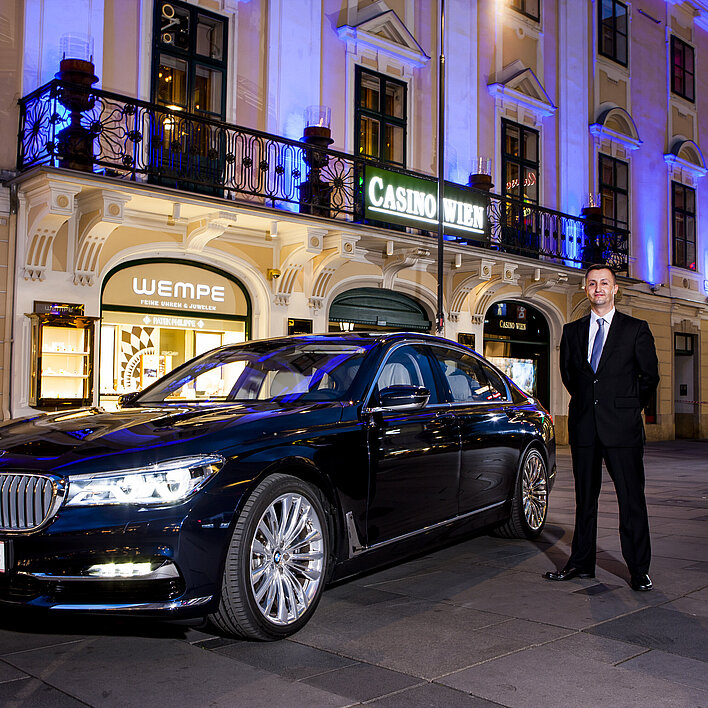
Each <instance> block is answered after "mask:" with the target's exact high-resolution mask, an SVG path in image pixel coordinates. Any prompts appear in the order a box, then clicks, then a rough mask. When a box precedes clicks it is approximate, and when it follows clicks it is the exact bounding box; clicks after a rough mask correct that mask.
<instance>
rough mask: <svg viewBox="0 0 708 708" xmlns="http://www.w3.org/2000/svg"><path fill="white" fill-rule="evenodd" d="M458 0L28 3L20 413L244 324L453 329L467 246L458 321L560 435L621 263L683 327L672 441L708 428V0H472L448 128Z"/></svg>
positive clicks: (0, 258)
mask: <svg viewBox="0 0 708 708" xmlns="http://www.w3.org/2000/svg"><path fill="white" fill-rule="evenodd" d="M441 10H442V8H441V7H440V4H439V2H437V1H436V0H373V1H372V0H240V1H239V0H199V1H197V0H194V1H189V2H188V1H186V0H81V1H74V2H72V3H67V2H64V1H62V0H9V1H8V2H6V3H5V5H4V10H3V13H4V16H3V17H0V23H1V24H2V28H3V32H2V33H0V72H1V73H0V76H2V81H3V88H4V90H3V91H2V92H0V102H2V103H1V105H0V111H2V117H3V120H2V122H0V131H2V138H3V139H2V141H0V169H1V170H2V177H3V179H4V186H3V187H2V190H1V191H0V242H2V244H3V247H4V248H3V252H2V253H1V254H0V265H2V266H5V267H3V268H2V273H3V274H5V275H6V282H5V283H4V285H5V287H4V292H3V293H2V294H3V305H4V307H3V309H2V313H3V315H4V320H3V348H2V362H1V363H2V371H3V375H2V386H1V388H0V394H1V395H2V402H3V406H2V408H3V417H5V418H7V417H16V416H21V415H28V414H32V413H33V411H36V410H56V409H61V408H70V407H72V406H76V405H77V404H89V405H102V406H104V407H108V408H110V407H113V406H115V405H117V399H118V396H120V395H121V394H123V393H126V392H129V391H131V390H136V389H137V388H140V387H143V386H145V385H147V384H149V383H150V382H151V381H153V380H155V378H156V377H158V376H160V375H161V374H162V373H165V372H166V371H169V370H171V369H172V368H174V367H175V366H177V365H179V364H180V363H182V362H183V361H185V360H186V359H188V358H190V357H191V356H193V355H195V354H198V353H200V352H202V351H206V350H208V349H210V348H212V347H214V346H218V345H220V344H223V343H229V342H238V341H243V340H245V339H249V338H263V337H269V336H276V335H281V334H284V333H288V332H292V333H297V332H310V331H312V332H324V331H328V330H331V329H343V330H344V329H379V330H381V329H413V330H418V331H435V324H436V312H437V290H438V267H439V260H441V262H442V273H443V313H444V329H443V331H444V334H445V336H447V337H449V338H451V339H456V340H459V341H462V342H464V343H468V344H470V345H471V346H473V347H474V348H475V349H477V350H478V351H479V352H480V353H483V354H484V355H485V356H487V357H488V358H490V359H491V360H492V361H493V362H494V363H496V364H497V365H499V366H500V367H501V368H503V369H505V370H506V371H507V372H508V373H510V374H511V375H512V377H513V378H515V380H517V381H518V382H519V384H520V385H522V386H524V387H525V388H526V389H527V390H529V391H531V392H533V393H534V394H535V395H537V396H538V397H539V398H540V399H541V401H542V402H543V403H544V405H546V406H547V407H548V408H549V410H550V412H551V413H552V414H553V416H554V419H555V422H556V426H557V429H558V434H559V439H560V441H561V442H563V441H564V440H565V437H566V431H565V427H566V426H565V416H566V411H567V402H568V396H567V393H566V392H565V390H564V388H563V386H562V384H561V382H560V377H559V375H558V345H559V342H560V334H561V330H562V327H563V325H564V324H565V323H566V322H568V321H570V320H572V319H575V318H577V317H579V316H581V315H582V314H584V313H585V312H586V311H587V305H586V303H585V299H584V294H583V291H582V285H583V270H584V268H585V267H586V266H587V265H588V264H589V263H592V262H602V263H606V264H608V265H611V266H612V267H614V268H615V269H616V271H617V272H618V273H619V282H620V294H619V299H618V307H619V308H620V309H622V310H623V311H624V312H627V313H628V314H632V315H634V316H637V317H641V318H643V319H646V320H647V321H648V322H649V324H650V326H651V329H652V332H653V334H654V337H655V339H656V342H657V349H658V353H659V359H660V373H661V376H662V380H661V384H660V388H659V391H658V393H657V396H656V400H655V401H654V402H653V403H652V405H651V406H650V407H649V408H648V409H647V410H646V422H647V426H646V427H647V435H648V438H649V439H667V438H673V437H674V436H682V437H698V436H702V437H706V436H708V404H706V399H707V398H708V307H707V306H706V302H707V297H706V296H707V295H708V229H706V226H705V224H706V219H708V190H707V189H706V181H705V180H703V177H704V175H705V173H706V165H705V161H704V158H703V154H702V150H703V149H704V147H705V141H706V140H708V138H707V137H706V130H707V129H708V128H707V127H706V121H705V116H706V109H707V108H708V106H707V105H706V102H707V101H708V92H706V91H703V90H702V89H704V88H707V87H706V85H705V84H706V82H708V73H707V72H701V71H700V70H699V69H700V67H701V64H702V62H704V61H707V59H706V57H707V56H708V3H706V2H705V0H686V1H685V2H679V1H677V0H644V1H643V2H642V4H641V6H639V4H638V3H631V2H624V1H620V0H560V1H559V2H552V3H551V2H549V1H548V0H447V2H446V3H445V32H444V44H443V50H444V51H443V54H444V59H445V61H444V66H445V85H444V121H443V123H444V125H443V127H442V139H440V134H439V131H438V127H437V126H438V105H439V97H440V93H441V92H440V86H439V73H438V67H439V57H440V54H441V49H440V39H439V38H440V24H441V23H440V19H441ZM18 135H19V137H18ZM441 148H442V155H443V162H444V170H445V175H444V177H445V183H444V187H443V201H442V204H440V205H438V196H437V191H436V190H437V181H436V176H437V170H438V158H439V150H440V149H441ZM439 208H440V211H442V214H443V221H444V227H443V228H444V234H445V236H444V241H443V243H444V249H443V250H442V257H441V258H440V253H439V250H438V240H437V237H436V235H437V223H438V210H439ZM3 277H5V276H3Z"/></svg>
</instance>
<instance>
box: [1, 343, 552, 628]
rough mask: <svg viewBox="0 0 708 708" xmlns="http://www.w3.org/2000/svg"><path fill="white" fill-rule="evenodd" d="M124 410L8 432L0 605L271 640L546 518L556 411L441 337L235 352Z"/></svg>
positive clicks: (74, 415)
mask: <svg viewBox="0 0 708 708" xmlns="http://www.w3.org/2000/svg"><path fill="white" fill-rule="evenodd" d="M123 406H124V407H123V408H122V410H120V411H117V412H112V413H108V412H105V411H102V410H101V409H96V408H91V409H84V410H78V411H70V412H62V413H55V414H37V415H35V416H31V417H28V418H25V419H20V420H15V421H10V422H8V423H6V424H4V425H2V426H0V447H2V448H3V450H4V454H3V455H2V456H1V457H0V603H5V604H15V605H27V606H31V607H36V608H48V609H52V610H72V611H82V612H113V613H142V614H145V615H156V616H168V617H173V616H175V617H177V616H180V617H188V616H205V615H206V616H209V617H210V618H211V620H212V622H213V623H215V624H216V625H217V626H218V627H219V628H221V630H223V631H226V632H229V633H232V634H235V635H238V636H244V637H252V638H259V639H277V638H280V637H285V636H288V635H289V634H292V633H293V632H295V631H297V630H298V629H299V628H300V627H302V626H303V625H304V624H305V623H306V622H307V621H308V619H309V618H310V616H311V615H312V613H313V611H314V609H315V607H316V605H317V602H318V600H319V598H320V595H321V593H322V590H323V588H324V586H325V584H326V583H327V582H329V581H331V580H336V579H341V578H344V577H347V576H349V575H352V574H355V573H358V572H361V571H363V570H366V569H369V568H372V567H374V566H376V565H378V564H381V563H385V562H391V561H392V560H396V559H398V558H401V557H404V556H405V555H406V554H407V553H410V552H412V551H419V550H420V549H421V548H422V547H423V544H432V543H435V542H439V541H440V539H441V538H442V537H449V536H450V535H451V534H453V533H469V532H471V531H474V530H479V529H485V530H494V531H495V532H496V533H499V534H502V535H506V536H509V537H512V536H515V537H522V538H534V537H536V536H537V535H538V534H539V533H540V531H541V530H542V528H543V525H544V523H545V520H546V513H547V508H548V494H549V492H550V488H551V486H552V483H553V479H554V474H555V438H554V432H553V424H552V421H551V419H550V416H549V415H548V414H547V413H546V412H545V411H544V410H543V408H542V407H541V406H540V405H539V404H538V403H537V402H536V401H535V400H533V399H531V398H530V397H528V396H527V395H526V394H524V393H523V392H522V391H520V390H519V389H518V388H517V387H516V386H514V384H513V383H511V382H510V381H509V380H508V379H506V377H504V376H503V374H501V373H500V372H499V371H498V370H496V369H495V368H494V367H493V366H491V365H490V364H489V363H488V362H486V361H485V360H484V359H482V358H481V357H479V356H477V355H476V354H474V353H473V352H472V351H471V350H469V349H466V348H465V347H462V346H460V345H457V344H454V343H452V342H449V341H446V340H444V339H440V338H437V337H432V336H428V335H417V334H406V333H396V334H360V333H349V334H331V335H301V336H294V337H283V338H279V339H271V340H264V341H253V342H248V343H245V344H241V345H229V346H226V347H222V348H220V349H217V350H214V351H212V352H209V353H207V354H204V355H202V356H199V357H197V358H195V359H193V360H192V361H190V362H187V363H186V364H184V365H182V366H181V367H179V368H178V369H176V370H174V371H173V372H171V373H170V374H168V375H167V376H165V377H163V378H162V379H160V380H158V381H156V382H155V383H153V384H152V385H151V386H149V387H148V388H146V389H145V390H144V391H142V392H141V393H139V394H137V395H135V394H131V395H130V396H127V397H124V399H123Z"/></svg>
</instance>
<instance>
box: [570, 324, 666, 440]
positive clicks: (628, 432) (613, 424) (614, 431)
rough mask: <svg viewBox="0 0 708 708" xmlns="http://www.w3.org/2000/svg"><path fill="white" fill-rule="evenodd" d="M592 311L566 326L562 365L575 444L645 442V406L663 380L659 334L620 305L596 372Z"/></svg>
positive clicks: (571, 430) (572, 437)
mask: <svg viewBox="0 0 708 708" xmlns="http://www.w3.org/2000/svg"><path fill="white" fill-rule="evenodd" d="M589 330H590V315H586V316H585V317H581V318H580V319H579V320H576V321H575V322H570V323H568V324H567V325H565V327H563V337H562V338H561V346H560V370H561V378H562V379H563V384H564V385H565V387H566V388H567V389H568V392H569V393H570V406H569V407H568V434H569V437H570V444H571V445H578V446H581V445H582V446H585V445H594V444H595V439H596V436H597V438H599V440H600V442H601V443H602V444H603V445H605V446H606V447H635V446H641V445H643V444H644V427H643V425H642V417H641V411H642V408H644V406H646V405H647V404H648V403H649V401H650V400H651V396H652V393H653V392H654V390H655V389H656V387H657V385H658V383H659V367H658V362H657V358H656V349H655V347H654V338H653V337H652V335H651V331H650V330H649V325H647V323H646V322H645V321H644V320H638V319H636V318H634V317H629V315H624V314H622V313H621V312H619V311H617V310H615V314H614V317H613V318H612V324H611V325H610V329H609V331H608V332H607V335H606V339H605V346H604V347H603V349H602V357H601V358H600V362H599V364H598V367H597V372H593V370H592V367H591V366H590V364H589V363H588V337H589Z"/></svg>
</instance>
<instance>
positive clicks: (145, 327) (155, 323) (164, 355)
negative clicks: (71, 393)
mask: <svg viewBox="0 0 708 708" xmlns="http://www.w3.org/2000/svg"><path fill="white" fill-rule="evenodd" d="M157 272H159V277H160V278H161V279H160V280H158V279H157V278H156V277H155V276H156V274H157ZM249 323H250V300H249V298H248V295H247V293H246V291H245V289H244V288H243V287H242V285H241V284H240V283H239V282H238V281H237V280H235V279H234V278H233V277H232V276H230V275H228V274H226V273H223V272H221V271H218V270H216V269H213V268H206V267H199V266H195V265H193V264H188V263H182V262H178V261H170V260H166V259H155V260H147V261H138V262H134V263H131V264H129V265H127V266H123V267H120V268H117V269H116V270H115V271H113V272H112V273H111V274H110V275H109V277H108V278H107V280H106V282H105V283H104V289H103V295H102V323H101V357H100V367H99V385H100V388H99V390H100V404H101V405H102V406H104V407H106V408H109V409H111V408H115V407H116V405H117V403H118V398H119V396H121V395H123V394H126V393H131V392H133V391H138V390H141V389H144V388H145V387H146V386H148V385H150V384H152V383H154V382H155V381H157V379H159V378H160V377H162V376H164V375H165V374H168V373H169V372H170V371H172V370H173V369H175V368H176V367H178V366H180V365H182V364H184V363H185V362H187V361H189V360H190V359H192V358H193V357H195V356H198V355H200V354H203V353H205V352H208V351H210V350H211V349H214V348H215V347H219V346H222V345H226V344H236V343H239V342H243V341H245V340H246V339H248V332H249ZM202 384H203V385H202ZM192 388H194V387H192ZM227 388H228V381H226V380H225V379H224V377H223V376H221V375H218V376H217V374H216V373H213V374H205V375H204V377H203V378H202V379H201V380H200V387H199V388H197V389H194V390H195V391H196V393H194V396H198V395H202V394H201V393H199V392H200V391H201V392H205V391H206V392H209V395H210V396H211V395H213V396H220V395H223V392H224V391H225V390H227ZM185 395H192V394H191V393H189V392H186V393H185Z"/></svg>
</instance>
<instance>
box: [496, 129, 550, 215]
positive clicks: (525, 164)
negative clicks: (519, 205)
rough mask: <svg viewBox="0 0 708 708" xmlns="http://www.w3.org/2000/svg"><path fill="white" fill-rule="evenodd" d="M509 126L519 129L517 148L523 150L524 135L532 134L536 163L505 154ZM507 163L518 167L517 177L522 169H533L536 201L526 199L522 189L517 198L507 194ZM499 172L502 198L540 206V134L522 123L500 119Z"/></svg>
mask: <svg viewBox="0 0 708 708" xmlns="http://www.w3.org/2000/svg"><path fill="white" fill-rule="evenodd" d="M509 126H513V127H515V128H518V129H519V146H520V148H521V150H523V146H524V133H533V134H534V135H535V136H536V161H535V162H534V161H533V160H529V159H527V158H526V157H525V156H520V157H516V156H515V155H511V154H509V153H507V152H506V131H507V128H508V127H509ZM509 163H512V164H515V165H518V167H519V175H520V176H521V175H522V174H523V170H524V168H528V169H533V170H535V171H536V199H535V200H532V199H527V198H525V197H524V195H523V191H524V190H523V189H520V192H521V194H519V195H518V196H516V195H514V194H510V193H509V192H507V188H506V183H507V178H506V177H507V172H506V169H507V165H508V164H509ZM501 170H502V196H504V197H508V198H509V199H517V200H518V201H522V202H526V203H528V204H540V201H541V194H540V192H541V178H540V175H541V133H540V131H538V130H536V129H535V128H531V127H529V126H527V125H523V124H522V123H517V122H515V121H513V120H509V119H508V118H502V130H501Z"/></svg>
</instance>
